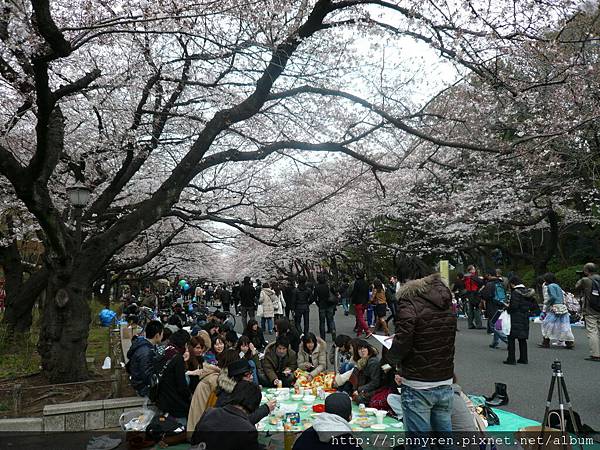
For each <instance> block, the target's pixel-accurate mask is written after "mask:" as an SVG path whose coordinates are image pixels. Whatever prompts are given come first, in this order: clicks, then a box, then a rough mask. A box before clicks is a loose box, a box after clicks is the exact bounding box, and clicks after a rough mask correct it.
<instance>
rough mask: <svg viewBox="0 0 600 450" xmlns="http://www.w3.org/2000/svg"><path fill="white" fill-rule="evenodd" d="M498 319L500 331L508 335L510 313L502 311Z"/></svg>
mask: <svg viewBox="0 0 600 450" xmlns="http://www.w3.org/2000/svg"><path fill="white" fill-rule="evenodd" d="M498 320H501V321H502V333H503V334H504V335H506V336H508V335H509V334H510V314H508V312H506V311H502V314H500V318H499V319H498Z"/></svg>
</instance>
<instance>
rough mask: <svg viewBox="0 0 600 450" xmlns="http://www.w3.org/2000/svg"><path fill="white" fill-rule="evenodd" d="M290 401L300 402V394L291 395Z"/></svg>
mask: <svg viewBox="0 0 600 450" xmlns="http://www.w3.org/2000/svg"><path fill="white" fill-rule="evenodd" d="M291 397H292V400H294V401H295V402H298V401H300V400H302V397H303V396H302V394H292V396H291Z"/></svg>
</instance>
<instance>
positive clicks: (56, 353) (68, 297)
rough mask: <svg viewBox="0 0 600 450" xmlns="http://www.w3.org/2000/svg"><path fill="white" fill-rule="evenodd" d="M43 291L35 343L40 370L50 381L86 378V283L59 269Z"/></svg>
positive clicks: (88, 320)
mask: <svg viewBox="0 0 600 450" xmlns="http://www.w3.org/2000/svg"><path fill="white" fill-rule="evenodd" d="M46 292H47V294H46V302H45V305H44V309H43V315H42V327H41V330H40V338H39V342H38V352H39V354H40V355H41V358H42V371H43V373H44V375H45V376H46V378H48V381H49V382H51V383H67V382H73V381H83V380H86V379H87V378H88V371H87V365H86V359H85V352H86V349H87V341H88V334H89V327H90V322H91V317H90V305H89V303H88V298H89V295H90V287H89V282H88V281H87V280H85V279H82V278H77V277H76V276H71V277H69V276H68V274H65V273H60V272H59V273H58V275H55V274H53V276H52V277H51V279H50V280H49V282H48V287H47V291H46Z"/></svg>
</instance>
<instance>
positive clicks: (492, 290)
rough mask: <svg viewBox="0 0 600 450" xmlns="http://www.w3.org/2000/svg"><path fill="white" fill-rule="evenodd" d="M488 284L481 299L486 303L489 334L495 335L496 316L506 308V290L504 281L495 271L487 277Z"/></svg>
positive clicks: (482, 291)
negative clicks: (502, 308)
mask: <svg viewBox="0 0 600 450" xmlns="http://www.w3.org/2000/svg"><path fill="white" fill-rule="evenodd" d="M485 280H486V283H485V286H484V287H483V289H482V290H481V298H482V299H483V300H484V301H485V316H486V318H487V333H488V334H494V325H495V323H496V321H495V320H494V316H495V315H496V313H497V312H498V310H499V309H500V308H501V307H503V306H506V290H505V289H504V284H503V283H502V279H498V278H497V277H496V272H495V271H493V270H492V271H490V272H489V273H488V274H487V275H486V278H485Z"/></svg>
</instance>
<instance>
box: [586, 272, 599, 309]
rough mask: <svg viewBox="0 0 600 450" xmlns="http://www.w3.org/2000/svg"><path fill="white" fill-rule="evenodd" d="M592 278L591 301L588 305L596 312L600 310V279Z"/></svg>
mask: <svg viewBox="0 0 600 450" xmlns="http://www.w3.org/2000/svg"><path fill="white" fill-rule="evenodd" d="M590 279H591V280H592V292H591V294H590V301H589V303H588V306H589V307H590V308H592V309H593V310H594V311H596V312H600V281H598V280H597V279H596V278H590Z"/></svg>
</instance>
